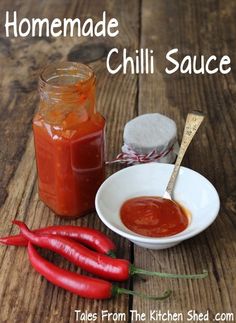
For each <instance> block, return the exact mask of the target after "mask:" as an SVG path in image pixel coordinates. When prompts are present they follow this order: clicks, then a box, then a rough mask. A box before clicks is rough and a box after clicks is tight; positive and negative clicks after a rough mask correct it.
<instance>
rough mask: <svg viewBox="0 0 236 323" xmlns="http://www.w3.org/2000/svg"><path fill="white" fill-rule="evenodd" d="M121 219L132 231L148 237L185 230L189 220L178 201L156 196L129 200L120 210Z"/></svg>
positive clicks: (163, 235) (168, 234)
mask: <svg viewBox="0 0 236 323" xmlns="http://www.w3.org/2000/svg"><path fill="white" fill-rule="evenodd" d="M120 216H121V220H122V222H123V223H124V225H125V226H126V227H127V228H128V229H129V230H131V231H133V232H135V233H138V234H140V235H143V236H147V237H153V238H154V237H168V236H172V235H174V234H177V233H179V232H181V231H183V230H185V229H186V228H187V226H188V223H189V220H188V216H187V214H186V211H185V210H184V208H183V207H182V206H181V205H179V204H178V203H176V202H174V201H171V200H168V199H165V198H162V197H156V196H141V197H135V198H132V199H129V200H127V201H126V202H125V203H124V204H123V205H122V206H121V210H120Z"/></svg>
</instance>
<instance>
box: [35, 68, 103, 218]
mask: <svg viewBox="0 0 236 323" xmlns="http://www.w3.org/2000/svg"><path fill="white" fill-rule="evenodd" d="M39 89H40V105H39V111H38V112H37V113H36V115H35V117H34V120H33V131H34V142H35V152H36V161H37V169H38V186H39V196H40V198H41V200H42V201H43V202H44V203H45V204H46V205H47V206H48V207H49V208H51V209H52V210H53V211H54V212H55V213H56V214H57V215H61V216H66V217H78V216H80V215H83V214H85V213H88V212H89V211H91V210H93V209H94V199H95V195H96V192H97V190H98V188H99V186H100V185H101V183H102V182H103V181H104V178H105V157H104V140H105V138H104V130H105V119H104V118H103V117H102V115H100V114H99V113H98V112H97V111H96V109H95V76H94V74H93V73H92V71H91V70H90V68H89V67H87V66H85V65H82V64H79V63H71V62H67V63H61V64H59V65H52V66H51V67H50V66H49V67H48V68H46V69H45V70H44V72H43V73H42V75H41V78H40V82H39Z"/></svg>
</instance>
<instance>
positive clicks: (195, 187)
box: [95, 163, 220, 249]
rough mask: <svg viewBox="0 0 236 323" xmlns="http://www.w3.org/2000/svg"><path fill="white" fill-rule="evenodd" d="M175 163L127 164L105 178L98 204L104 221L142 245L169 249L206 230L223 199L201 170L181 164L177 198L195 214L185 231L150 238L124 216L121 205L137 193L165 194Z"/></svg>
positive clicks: (96, 203)
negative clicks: (125, 221)
mask: <svg viewBox="0 0 236 323" xmlns="http://www.w3.org/2000/svg"><path fill="white" fill-rule="evenodd" d="M173 167H174V166H173V165H172V164H159V163H148V164H142V165H136V166H131V167H127V168H125V169H122V170H120V171H118V172H117V173H115V174H113V175H112V176H110V177H109V178H107V179H106V180H105V182H104V183H103V184H102V185H101V187H100V188H99V190H98V192H97V195H96V200H95V205H96V210H97V213H98V215H99V217H100V219H101V220H102V222H103V223H104V224H105V225H106V226H108V227H109V228H110V229H111V230H112V231H114V232H116V233H118V234H119V235H121V236H123V237H125V238H127V239H129V240H130V241H132V242H133V243H135V244H136V245H138V246H141V247H144V248H149V249H165V248H169V247H172V246H175V245H176V244H178V243H180V242H181V241H183V240H186V239H188V238H191V237H193V236H195V235H196V234H198V233H200V232H201V231H203V230H205V229H206V228H207V227H208V226H209V225H210V224H211V223H212V222H213V221H214V220H215V218H216V217H217V214H218V212H219V208H220V201H219V196H218V193H217V191H216V190H215V188H214V186H213V185H212V184H211V183H210V182H209V181H208V180H207V179H206V178H205V177H203V176H202V175H200V174H199V173H197V172H195V171H193V170H191V169H189V168H186V167H181V168H180V172H179V175H178V178H177V182H176V185H175V189H174V193H173V197H174V199H175V200H176V201H178V202H179V203H180V204H181V205H183V206H184V207H186V208H187V209H188V210H189V211H190V213H191V220H190V224H189V226H188V227H187V228H186V229H185V230H184V231H182V232H180V233H178V234H176V235H173V236H169V237H163V238H149V237H145V236H142V235H139V234H136V233H134V232H132V231H130V230H129V229H128V228H126V227H125V226H124V224H123V223H122V222H121V219H120V215H119V212H120V207H121V205H122V204H123V203H124V202H125V201H126V200H127V199H129V198H132V197H136V196H144V195H146V196H163V193H164V191H165V188H166V186H167V183H168V180H169V178H170V175H171V172H172V170H173Z"/></svg>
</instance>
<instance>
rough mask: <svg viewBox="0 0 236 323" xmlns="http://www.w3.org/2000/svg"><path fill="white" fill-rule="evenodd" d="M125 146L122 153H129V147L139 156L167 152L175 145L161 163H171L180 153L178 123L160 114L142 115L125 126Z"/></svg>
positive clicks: (161, 159)
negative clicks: (178, 152) (153, 152)
mask: <svg viewBox="0 0 236 323" xmlns="http://www.w3.org/2000/svg"><path fill="white" fill-rule="evenodd" d="M123 138H124V145H123V147H122V152H124V153H127V152H128V151H127V147H129V148H131V149H132V150H134V151H135V152H136V153H138V154H148V153H150V152H151V151H153V150H155V151H157V152H158V153H162V152H164V151H167V150H168V149H169V148H171V147H172V146H173V145H174V149H173V150H172V151H171V152H170V153H169V154H168V155H166V156H165V157H162V158H160V160H159V162H164V163H171V162H173V161H174V160H175V158H176V154H177V151H178V148H179V147H178V143H177V127H176V123H175V122H174V121H173V120H172V119H170V118H168V117H166V116H164V115H162V114H160V113H148V114H143V115H140V116H138V117H136V118H134V119H132V120H130V121H129V122H127V124H126V125H125V128H124V135H123Z"/></svg>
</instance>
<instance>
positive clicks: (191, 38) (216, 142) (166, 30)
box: [133, 0, 236, 322]
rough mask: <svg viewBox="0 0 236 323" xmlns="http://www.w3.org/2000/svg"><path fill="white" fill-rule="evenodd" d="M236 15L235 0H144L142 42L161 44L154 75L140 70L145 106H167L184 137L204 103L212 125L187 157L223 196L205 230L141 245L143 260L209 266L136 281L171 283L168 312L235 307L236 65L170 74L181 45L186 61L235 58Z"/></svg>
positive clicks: (138, 257) (176, 268) (156, 287)
mask: <svg viewBox="0 0 236 323" xmlns="http://www.w3.org/2000/svg"><path fill="white" fill-rule="evenodd" d="M235 15H236V6H235V4H233V2H232V1H219V2H217V1H197V2H196V1H161V0H160V1H155V0H147V1H143V5H142V22H141V30H142V33H141V47H148V48H150V49H153V50H154V52H155V56H156V57H157V60H156V72H155V74H154V75H142V76H140V77H139V113H140V114H141V113H147V112H161V113H164V114H166V115H167V116H170V117H172V118H174V119H175V120H176V121H177V125H178V131H179V137H180V138H181V135H182V132H183V126H184V122H185V118H186V116H187V113H188V112H190V111H191V110H193V109H198V110H202V111H204V112H205V113H206V115H207V120H206V122H205V125H204V126H203V127H202V128H201V131H199V133H198V134H197V135H196V138H194V141H193V143H192V144H191V146H190V148H189V150H188V152H187V154H186V158H185V161H184V164H185V165H186V166H187V167H190V168H193V169H195V170H197V171H199V172H200V173H202V174H203V175H205V176H206V177H207V178H208V179H209V180H211V181H212V182H213V183H214V185H215V186H216V188H217V189H218V191H219V193H220V196H221V203H222V206H221V212H220V216H219V218H218V219H217V220H216V222H215V223H214V224H213V225H212V226H211V227H210V228H209V229H207V230H206V231H205V232H204V233H202V234H200V235H199V236H197V237H195V238H193V239H190V240H188V241H186V242H184V243H182V244H181V245H179V246H177V247H175V248H171V249H169V250H163V251H149V250H143V249H141V248H139V247H135V248H134V254H135V265H136V266H138V267H147V268H149V269H151V270H157V271H167V272H177V273H191V272H192V273H194V272H201V271H202V269H204V268H206V269H208V270H209V273H210V274H209V278H208V279H206V280H204V281H183V280H182V281H181V280H179V281H178V280H172V281H171V280H170V281H168V280H157V279H156V278H153V279H152V278H149V279H147V281H146V283H145V284H144V283H143V282H140V281H139V282H137V283H134V288H135V290H140V291H142V292H145V293H147V294H153V293H155V292H156V291H162V290H164V289H165V288H167V287H169V288H171V289H173V290H174V291H175V293H174V297H173V298H171V299H170V300H169V301H168V302H163V303H160V304H158V310H161V311H162V312H166V311H167V309H169V310H170V312H172V313H174V312H177V313H179V312H183V313H186V312H187V311H188V310H191V309H195V310H196V311H198V312H205V311H207V310H209V312H210V315H214V314H216V313H217V312H233V311H234V310H235V304H236V297H235V295H236V293H235V291H236V282H235V277H234V276H235V275H234V272H235V269H236V248H235V247H236V241H235V236H236V227H235V211H236V209H235V202H234V198H235V190H236V186H235V182H236V169H235V163H234V162H233V156H234V155H235V128H234V127H233V124H234V123H235V121H236V110H235V90H236V88H235V85H234V84H235V70H233V72H232V73H230V74H228V75H227V76H224V75H220V74H216V75H212V76H209V75H201V76H200V75H196V76H194V75H183V74H182V75H180V74H173V75H171V76H168V75H167V74H166V73H165V67H166V66H168V64H167V61H166V59H165V55H166V53H167V52H168V51H169V50H170V49H172V48H178V49H179V53H180V55H179V58H178V59H179V60H180V59H181V58H182V57H183V56H185V55H188V54H190V55H193V54H196V55H200V54H204V55H206V57H209V56H210V55H213V54H214V55H217V56H218V55H219V56H222V55H225V54H227V53H228V54H229V55H230V57H231V58H232V60H233V59H234V58H235V57H234V55H235V54H234V46H235V44H234V43H233V42H232V39H231V38H230V37H227V35H228V33H226V30H231V32H232V33H234V35H235V30H232V20H233V19H235ZM231 53H232V56H231ZM232 65H233V64H232ZM155 306H156V305H155V304H154V303H151V302H149V301H143V300H142V301H141V300H139V299H138V298H135V299H134V301H133V308H138V309H139V310H140V311H141V312H145V313H148V312H149V311H150V310H151V309H153V308H154V309H155ZM185 319H186V316H185ZM169 322H171V321H169Z"/></svg>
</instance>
